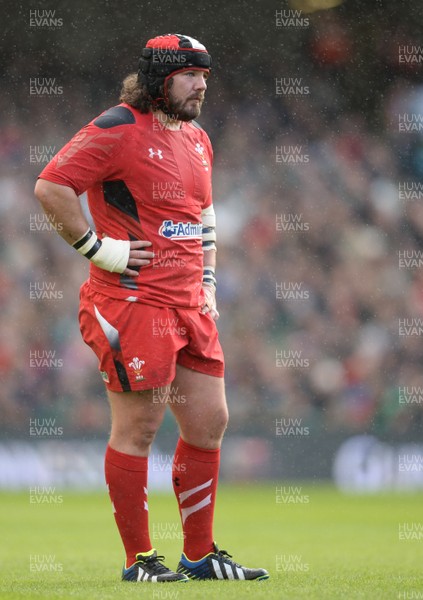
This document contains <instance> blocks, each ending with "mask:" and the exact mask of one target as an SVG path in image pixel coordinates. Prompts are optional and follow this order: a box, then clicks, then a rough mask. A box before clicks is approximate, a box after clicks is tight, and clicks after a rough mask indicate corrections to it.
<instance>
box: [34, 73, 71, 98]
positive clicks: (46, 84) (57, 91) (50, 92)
mask: <svg viewBox="0 0 423 600" xmlns="http://www.w3.org/2000/svg"><path fill="white" fill-rule="evenodd" d="M29 93H30V95H31V96H61V95H62V94H63V86H61V85H57V83H56V78H55V77H31V78H30V80H29Z"/></svg>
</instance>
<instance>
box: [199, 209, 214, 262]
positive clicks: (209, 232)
mask: <svg viewBox="0 0 423 600" xmlns="http://www.w3.org/2000/svg"><path fill="white" fill-rule="evenodd" d="M201 221H202V223H203V236H202V237H203V251H204V252H206V251H207V250H216V215H215V213H214V208H213V204H210V206H208V207H207V208H205V209H204V210H202V211H201Z"/></svg>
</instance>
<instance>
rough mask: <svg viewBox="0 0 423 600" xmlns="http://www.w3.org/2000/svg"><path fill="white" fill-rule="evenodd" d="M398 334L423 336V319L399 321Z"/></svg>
mask: <svg viewBox="0 0 423 600" xmlns="http://www.w3.org/2000/svg"><path fill="white" fill-rule="evenodd" d="M398 334H399V335H406V336H410V337H414V336H420V335H423V319H398Z"/></svg>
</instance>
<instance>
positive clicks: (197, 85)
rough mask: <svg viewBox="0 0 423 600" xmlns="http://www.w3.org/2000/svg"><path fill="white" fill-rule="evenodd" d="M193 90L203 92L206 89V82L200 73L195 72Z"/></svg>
mask: <svg viewBox="0 0 423 600" xmlns="http://www.w3.org/2000/svg"><path fill="white" fill-rule="evenodd" d="M194 79H195V82H194V89H195V90H197V91H201V92H205V91H206V89H207V81H206V77H205V75H204V73H203V72H202V71H198V72H197V77H195V78H194Z"/></svg>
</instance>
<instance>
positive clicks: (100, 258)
mask: <svg viewBox="0 0 423 600" xmlns="http://www.w3.org/2000/svg"><path fill="white" fill-rule="evenodd" d="M73 247H74V248H75V250H77V251H78V252H79V253H80V254H82V255H83V256H85V257H86V258H88V259H89V260H90V261H91V262H92V263H94V264H95V265H96V266H97V267H100V268H101V269H104V270H105V271H110V272H111V273H123V271H124V270H125V269H126V267H127V265H128V260H129V250H130V242H129V240H115V239H113V238H109V237H105V238H103V239H102V240H99V239H98V237H97V235H96V234H95V233H94V231H92V230H91V229H88V231H87V232H86V233H85V234H84V235H83V236H82V237H81V238H79V240H77V241H76V242H75V243H74V244H73Z"/></svg>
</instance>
